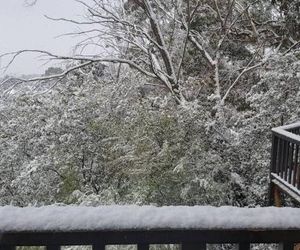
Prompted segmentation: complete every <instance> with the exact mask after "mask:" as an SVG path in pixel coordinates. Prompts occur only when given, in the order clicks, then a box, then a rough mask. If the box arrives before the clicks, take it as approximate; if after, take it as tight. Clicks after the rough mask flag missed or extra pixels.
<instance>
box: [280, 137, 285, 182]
mask: <svg viewBox="0 0 300 250" xmlns="http://www.w3.org/2000/svg"><path fill="white" fill-rule="evenodd" d="M281 143H282V148H281V152H280V177H281V178H283V176H284V162H285V148H286V142H285V141H284V140H282V142H281Z"/></svg>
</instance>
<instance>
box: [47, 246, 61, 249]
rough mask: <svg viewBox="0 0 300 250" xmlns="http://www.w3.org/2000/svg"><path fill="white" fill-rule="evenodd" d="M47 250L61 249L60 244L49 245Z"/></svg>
mask: <svg viewBox="0 0 300 250" xmlns="http://www.w3.org/2000/svg"><path fill="white" fill-rule="evenodd" d="M46 250H60V245H47V246H46Z"/></svg>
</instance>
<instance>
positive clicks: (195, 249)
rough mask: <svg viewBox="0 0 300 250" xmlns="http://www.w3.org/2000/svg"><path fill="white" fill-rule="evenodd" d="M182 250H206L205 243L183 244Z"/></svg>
mask: <svg viewBox="0 0 300 250" xmlns="http://www.w3.org/2000/svg"><path fill="white" fill-rule="evenodd" d="M181 250H206V244H205V243H183V244H181Z"/></svg>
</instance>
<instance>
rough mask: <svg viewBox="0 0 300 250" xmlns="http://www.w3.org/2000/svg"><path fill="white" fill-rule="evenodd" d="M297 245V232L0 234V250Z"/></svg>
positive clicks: (171, 231)
mask: <svg viewBox="0 0 300 250" xmlns="http://www.w3.org/2000/svg"><path fill="white" fill-rule="evenodd" d="M295 242H300V230H273V229H270V230H262V231H260V230H257V231H255V230H247V229H244V230H240V229H239V230H210V229H207V230H174V229H172V230H131V231H130V230H125V231H85V232H14V233H4V234H0V249H1V250H4V249H5V250H6V249H15V246H46V247H47V250H58V249H60V246H66V245H91V246H93V249H100V250H104V249H105V246H106V245H126V244H136V245H137V247H138V250H148V249H149V245H150V244H180V245H181V246H182V249H186V250H196V249H197V250H199V249H206V244H223V243H232V244H237V246H238V249H243V250H244V249H245V250H246V249H247V250H248V249H249V248H250V244H251V243H278V244H281V245H282V246H283V249H287V250H291V249H293V247H294V243H295Z"/></svg>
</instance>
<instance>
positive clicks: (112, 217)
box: [0, 205, 300, 233]
mask: <svg viewBox="0 0 300 250" xmlns="http://www.w3.org/2000/svg"><path fill="white" fill-rule="evenodd" d="M162 229H173V230H174V229H175V230H186V229H191V230H202V229H203V230H234V229H239V230H242V229H243V230H288V229H293V230H294V229H297V230H298V229H300V209H297V208H275V207H258V208H238V207H230V206H224V207H212V206H165V207H155V206H137V205H126V206H118V205H112V206H98V207H85V206H73V205H69V206H55V205H51V206H43V207H24V208H20V207H14V206H4V207H0V232H1V233H6V232H60V231H63V232H71V231H109V230H110V231H124V230H162Z"/></svg>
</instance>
